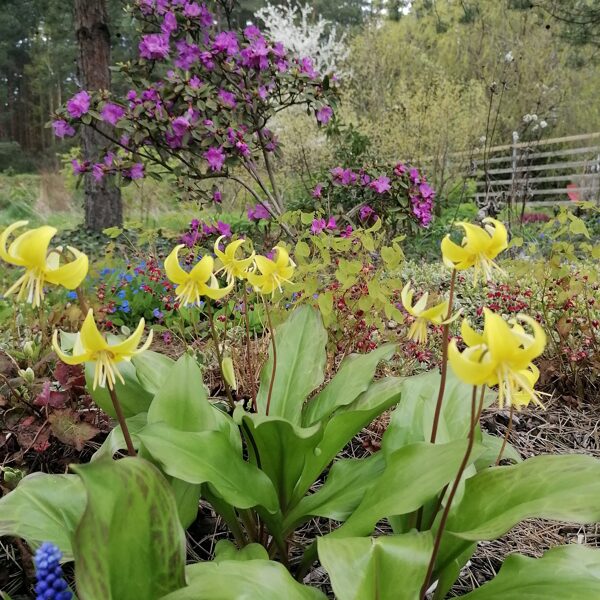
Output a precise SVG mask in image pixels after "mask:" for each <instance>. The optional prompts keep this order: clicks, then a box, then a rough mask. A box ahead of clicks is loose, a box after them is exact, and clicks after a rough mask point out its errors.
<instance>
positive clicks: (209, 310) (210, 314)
mask: <svg viewBox="0 0 600 600" xmlns="http://www.w3.org/2000/svg"><path fill="white" fill-rule="evenodd" d="M205 306H206V313H207V314H208V323H209V325H210V335H211V336H212V339H213V343H214V345H215V353H216V355H217V362H218V363H219V372H220V373H221V379H222V380H223V385H224V386H225V394H226V395H227V400H228V402H229V406H231V408H232V410H233V409H234V408H235V402H234V400H233V395H232V394H231V388H230V387H229V384H228V383H227V379H225V374H224V373H223V355H222V354H221V348H220V347H219V338H218V337H217V330H216V329H215V317H214V314H213V310H212V306H211V305H210V301H208V300H207V301H206V305H205Z"/></svg>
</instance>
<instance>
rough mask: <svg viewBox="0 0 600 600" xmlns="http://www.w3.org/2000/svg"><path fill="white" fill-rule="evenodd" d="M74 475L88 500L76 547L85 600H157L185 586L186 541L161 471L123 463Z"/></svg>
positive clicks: (104, 463)
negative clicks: (82, 486) (81, 482)
mask: <svg viewBox="0 0 600 600" xmlns="http://www.w3.org/2000/svg"><path fill="white" fill-rule="evenodd" d="M73 470H75V471H76V472H77V473H78V474H79V476H80V477H81V479H82V481H83V484H84V486H85V488H86V491H87V497H88V500H87V506H86V509H85V513H84V515H83V518H82V519H81V522H80V523H79V527H78V528H77V532H76V534H75V539H74V543H73V551H74V556H75V577H76V581H77V592H78V594H79V595H80V596H81V598H90V599H91V598H105V599H106V600H111V599H112V600H139V599H140V598H144V599H147V600H153V599H158V598H160V597H161V596H163V595H164V594H168V593H169V592H172V591H174V590H177V589H179V588H181V587H182V586H183V585H185V576H184V567H185V536H184V532H183V529H182V527H181V525H180V523H179V520H178V518H177V507H176V505H175V500H174V498H173V493H172V492H171V489H170V487H169V485H168V484H167V482H166V481H165V479H164V477H163V476H162V475H161V474H160V472H159V471H158V469H156V467H154V466H153V465H152V464H151V463H149V462H147V461H145V460H143V459H141V458H124V459H122V460H118V461H112V460H101V461H96V462H94V463H90V464H87V465H77V466H74V467H73ZM132 553H133V554H132ZM136 557H137V558H136Z"/></svg>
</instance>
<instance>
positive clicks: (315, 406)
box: [302, 344, 396, 426]
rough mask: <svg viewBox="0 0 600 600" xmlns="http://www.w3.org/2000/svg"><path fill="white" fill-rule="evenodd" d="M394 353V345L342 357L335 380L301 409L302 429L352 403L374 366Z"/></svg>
mask: <svg viewBox="0 0 600 600" xmlns="http://www.w3.org/2000/svg"><path fill="white" fill-rule="evenodd" d="M395 351H396V345H395V344H385V345H383V346H381V347H379V348H377V350H373V352H369V353H368V354H351V355H350V356H348V357H346V358H345V359H344V361H343V362H342V364H341V366H340V368H339V371H338V372H337V373H336V375H335V377H334V378H333V379H332V380H331V381H330V382H329V383H328V384H327V386H326V387H325V388H324V389H323V390H321V391H320V392H319V393H318V394H317V395H316V396H315V397H314V398H311V400H310V401H309V402H308V404H307V405H306V406H305V407H304V410H303V414H302V422H303V424H304V426H308V425H312V424H314V423H316V422H317V421H320V420H321V419H323V418H325V417H328V416H329V415H330V414H331V413H332V412H333V411H334V410H336V409H337V408H339V407H340V406H345V405H347V404H351V403H352V402H354V400H356V398H357V397H358V396H359V395H360V394H362V393H363V392H364V391H365V390H366V389H367V388H368V387H369V384H370V383H371V381H372V379H373V376H374V375H375V369H376V368H377V365H378V364H379V363H380V362H381V361H382V360H389V359H390V358H391V357H392V355H393V354H394V352H395Z"/></svg>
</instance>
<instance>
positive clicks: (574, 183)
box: [462, 132, 600, 208]
mask: <svg viewBox="0 0 600 600" xmlns="http://www.w3.org/2000/svg"><path fill="white" fill-rule="evenodd" d="M465 158H466V155H464V154H463V155H462V159H463V160H464V159H465ZM468 176H469V177H470V178H473V179H474V180H475V182H476V193H475V200H476V202H477V204H478V205H479V206H481V205H483V204H485V203H487V202H489V201H494V202H502V203H507V204H509V205H512V206H528V207H529V208H532V207H536V206H537V207H542V206H556V205H561V204H562V205H568V204H572V203H573V202H574V201H577V200H586V201H593V202H596V203H597V204H599V205H600V132H598V133H587V134H582V135H572V136H567V137H562V138H553V139H546V140H539V141H533V142H517V143H514V144H509V145H504V146H495V147H492V148H488V149H487V150H486V151H485V152H484V151H483V150H482V151H480V152H479V153H473V154H471V155H470V167H469V174H468Z"/></svg>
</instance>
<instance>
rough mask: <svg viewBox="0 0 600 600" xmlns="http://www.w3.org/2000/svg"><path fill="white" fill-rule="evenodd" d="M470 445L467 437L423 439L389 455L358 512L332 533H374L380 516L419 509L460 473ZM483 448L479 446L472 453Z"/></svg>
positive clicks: (339, 534)
mask: <svg viewBox="0 0 600 600" xmlns="http://www.w3.org/2000/svg"><path fill="white" fill-rule="evenodd" d="M466 448H467V441H466V440H457V441H455V442H450V443H449V444H428V443H424V442H419V443H416V444H411V445H410V446H404V447H403V448H401V449H400V450H397V451H396V452H394V453H393V454H391V455H390V456H389V457H387V462H386V467H385V471H384V472H383V473H382V474H381V476H380V477H379V478H378V479H377V480H376V481H375V482H374V484H373V486H372V487H371V488H370V489H369V490H367V492H366V493H365V495H364V497H363V500H362V502H361V503H360V504H359V506H358V507H357V509H356V510H355V511H354V513H352V515H351V516H350V518H349V519H348V520H347V521H346V522H345V523H344V524H343V525H342V526H341V527H340V528H339V529H336V530H335V531H333V532H332V533H331V534H329V535H331V536H333V537H354V536H360V535H370V534H371V532H372V531H373V529H374V527H375V525H376V523H377V522H378V521H379V520H380V519H383V518H384V517H390V516H395V515H403V514H407V513H410V512H413V511H414V510H417V509H418V508H419V507H420V506H421V505H422V504H423V503H424V502H426V501H427V500H428V499H429V498H431V497H432V496H433V495H434V494H436V493H437V492H439V491H440V490H441V489H442V488H443V487H444V486H445V485H446V484H447V483H448V482H449V481H452V479H453V478H454V477H455V476H456V473H457V471H458V467H459V465H460V463H461V461H462V459H463V456H464V454H465V451H466ZM479 451H480V449H479V448H475V449H474V451H473V452H472V454H471V455H472V457H476V456H477V454H478V453H479Z"/></svg>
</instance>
